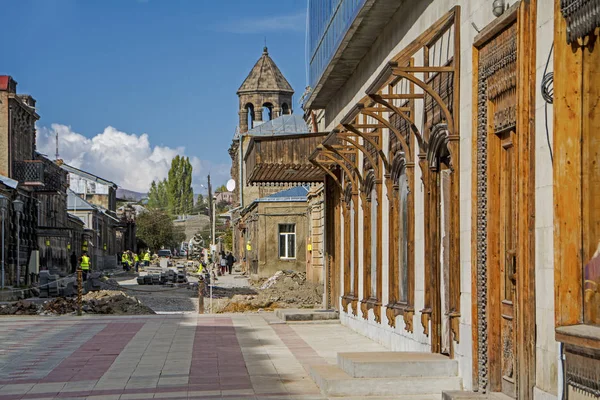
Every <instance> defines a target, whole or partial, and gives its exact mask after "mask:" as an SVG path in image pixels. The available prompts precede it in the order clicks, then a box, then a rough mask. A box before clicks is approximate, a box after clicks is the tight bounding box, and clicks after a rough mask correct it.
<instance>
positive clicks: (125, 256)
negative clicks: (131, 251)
mask: <svg viewBox="0 0 600 400" xmlns="http://www.w3.org/2000/svg"><path fill="white" fill-rule="evenodd" d="M121 264H122V265H123V269H124V270H125V271H127V268H128V265H129V255H128V254H127V252H126V251H124V252H123V254H122V255H121Z"/></svg>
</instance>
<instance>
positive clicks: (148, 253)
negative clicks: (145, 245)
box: [144, 249, 150, 267]
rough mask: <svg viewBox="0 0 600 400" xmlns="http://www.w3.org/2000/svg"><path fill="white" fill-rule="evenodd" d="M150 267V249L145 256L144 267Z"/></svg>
mask: <svg viewBox="0 0 600 400" xmlns="http://www.w3.org/2000/svg"><path fill="white" fill-rule="evenodd" d="M148 266H150V249H148V250H146V253H145V254H144V267H148Z"/></svg>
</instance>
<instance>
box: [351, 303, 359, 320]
mask: <svg viewBox="0 0 600 400" xmlns="http://www.w3.org/2000/svg"><path fill="white" fill-rule="evenodd" d="M350 305H351V307H352V314H353V315H354V316H355V317H358V300H352V302H351V303H350Z"/></svg>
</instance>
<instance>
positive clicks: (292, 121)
mask: <svg viewBox="0 0 600 400" xmlns="http://www.w3.org/2000/svg"><path fill="white" fill-rule="evenodd" d="M309 132H310V129H309V128H308V125H307V124H306V122H305V121H304V119H303V118H302V117H301V116H299V115H296V114H285V115H282V116H280V117H277V118H275V119H272V120H270V121H267V122H265V123H264V124H261V125H258V126H257V127H255V128H252V129H250V130H249V131H248V132H247V135H250V136H269V135H270V136H275V135H294V134H298V133H309Z"/></svg>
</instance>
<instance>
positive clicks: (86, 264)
mask: <svg viewBox="0 0 600 400" xmlns="http://www.w3.org/2000/svg"><path fill="white" fill-rule="evenodd" d="M81 269H83V270H88V269H90V258H89V257H88V256H81Z"/></svg>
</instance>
